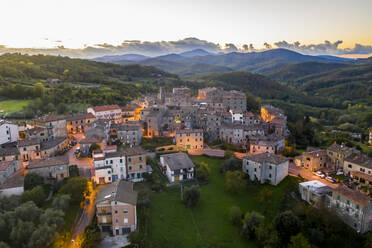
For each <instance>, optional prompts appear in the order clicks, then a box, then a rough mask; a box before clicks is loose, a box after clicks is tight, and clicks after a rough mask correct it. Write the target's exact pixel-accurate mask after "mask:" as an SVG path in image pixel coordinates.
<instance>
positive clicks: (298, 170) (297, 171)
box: [288, 162, 338, 188]
mask: <svg viewBox="0 0 372 248" xmlns="http://www.w3.org/2000/svg"><path fill="white" fill-rule="evenodd" d="M288 173H289V174H290V175H292V176H296V177H297V176H298V175H301V177H303V178H304V179H305V180H307V181H312V180H317V181H319V182H322V183H324V184H325V185H327V186H329V187H331V188H336V187H337V186H338V184H337V183H331V182H329V181H327V180H325V179H322V178H320V177H318V176H315V175H314V174H313V172H312V171H310V170H308V169H305V168H303V167H298V166H296V165H295V164H294V163H293V162H291V163H289V168H288Z"/></svg>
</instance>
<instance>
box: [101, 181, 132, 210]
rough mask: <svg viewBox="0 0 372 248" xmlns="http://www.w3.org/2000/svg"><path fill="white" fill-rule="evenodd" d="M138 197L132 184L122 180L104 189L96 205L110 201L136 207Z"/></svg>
mask: <svg viewBox="0 0 372 248" xmlns="http://www.w3.org/2000/svg"><path fill="white" fill-rule="evenodd" d="M137 196H138V194H137V192H136V191H134V190H133V183H132V182H128V181H124V180H120V181H118V182H114V183H112V184H109V185H107V186H106V187H104V188H102V189H101V190H100V191H99V193H98V195H97V197H96V200H95V204H97V203H99V202H102V201H106V200H108V201H118V202H123V203H129V204H132V205H136V204H137Z"/></svg>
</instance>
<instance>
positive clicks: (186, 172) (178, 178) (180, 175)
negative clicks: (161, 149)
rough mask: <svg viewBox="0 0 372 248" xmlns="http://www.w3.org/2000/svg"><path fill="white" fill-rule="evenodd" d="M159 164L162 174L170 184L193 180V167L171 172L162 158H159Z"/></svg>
mask: <svg viewBox="0 0 372 248" xmlns="http://www.w3.org/2000/svg"><path fill="white" fill-rule="evenodd" d="M160 164H161V166H162V170H163V173H164V174H165V176H166V177H167V178H168V180H169V182H170V183H176V182H182V181H186V180H191V179H193V178H194V174H195V173H194V168H193V167H192V168H180V169H177V170H172V169H171V168H170V166H169V164H168V163H167V161H166V159H164V157H163V156H160Z"/></svg>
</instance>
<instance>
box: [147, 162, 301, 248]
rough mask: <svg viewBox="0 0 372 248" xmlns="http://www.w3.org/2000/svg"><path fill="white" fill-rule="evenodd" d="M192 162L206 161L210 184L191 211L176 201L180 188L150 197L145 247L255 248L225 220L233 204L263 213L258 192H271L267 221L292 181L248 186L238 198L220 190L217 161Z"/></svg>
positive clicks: (221, 182)
mask: <svg viewBox="0 0 372 248" xmlns="http://www.w3.org/2000/svg"><path fill="white" fill-rule="evenodd" d="M192 159H193V160H194V161H195V162H201V161H204V162H207V163H208V164H209V167H210V169H211V175H210V182H209V184H207V185H203V186H201V199H200V202H199V203H198V205H197V206H196V207H195V208H194V209H188V208H186V207H185V206H184V205H183V204H182V203H181V202H180V188H179V186H175V187H172V188H168V189H167V191H166V192H163V193H157V194H153V195H152V198H151V207H150V213H149V215H150V220H149V226H148V228H147V230H148V233H147V235H146V236H147V242H146V243H147V245H146V246H147V247H151V248H155V247H177V248H183V247H185V248H188V247H234V248H239V247H247V245H249V247H255V244H254V243H249V242H247V241H245V240H243V239H242V238H241V237H240V235H239V234H238V230H237V229H236V228H235V227H233V226H232V225H231V224H230V222H229V219H228V213H229V210H230V208H231V206H233V205H237V206H239V207H240V208H241V209H242V211H243V212H246V211H252V210H255V211H258V212H261V213H263V211H264V208H263V206H262V205H261V204H260V203H258V202H257V199H256V198H257V195H258V192H259V191H260V190H261V189H262V188H264V187H267V188H270V189H271V190H273V191H274V197H273V201H272V204H271V205H270V206H268V207H267V209H268V213H267V214H265V215H266V216H267V219H268V220H271V219H272V217H273V216H275V215H276V214H277V212H278V209H279V204H280V200H281V198H282V196H283V194H284V191H285V189H286V188H288V187H290V185H292V186H293V183H296V182H297V181H296V179H295V178H292V177H287V178H286V179H285V180H284V181H283V182H282V183H281V184H280V185H279V186H277V187H273V186H268V185H252V186H249V187H247V188H246V189H244V190H243V191H242V192H241V193H240V194H238V195H231V194H229V193H227V192H226V191H225V189H224V182H225V179H224V175H222V174H220V173H219V171H218V168H219V166H220V164H221V163H222V162H223V160H221V159H215V158H208V157H204V156H198V157H193V158H192Z"/></svg>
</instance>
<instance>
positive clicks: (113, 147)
mask: <svg viewBox="0 0 372 248" xmlns="http://www.w3.org/2000/svg"><path fill="white" fill-rule="evenodd" d="M117 149H118V147H117V146H116V145H114V146H104V147H103V150H104V151H108V150H115V151H116V150H117Z"/></svg>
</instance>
